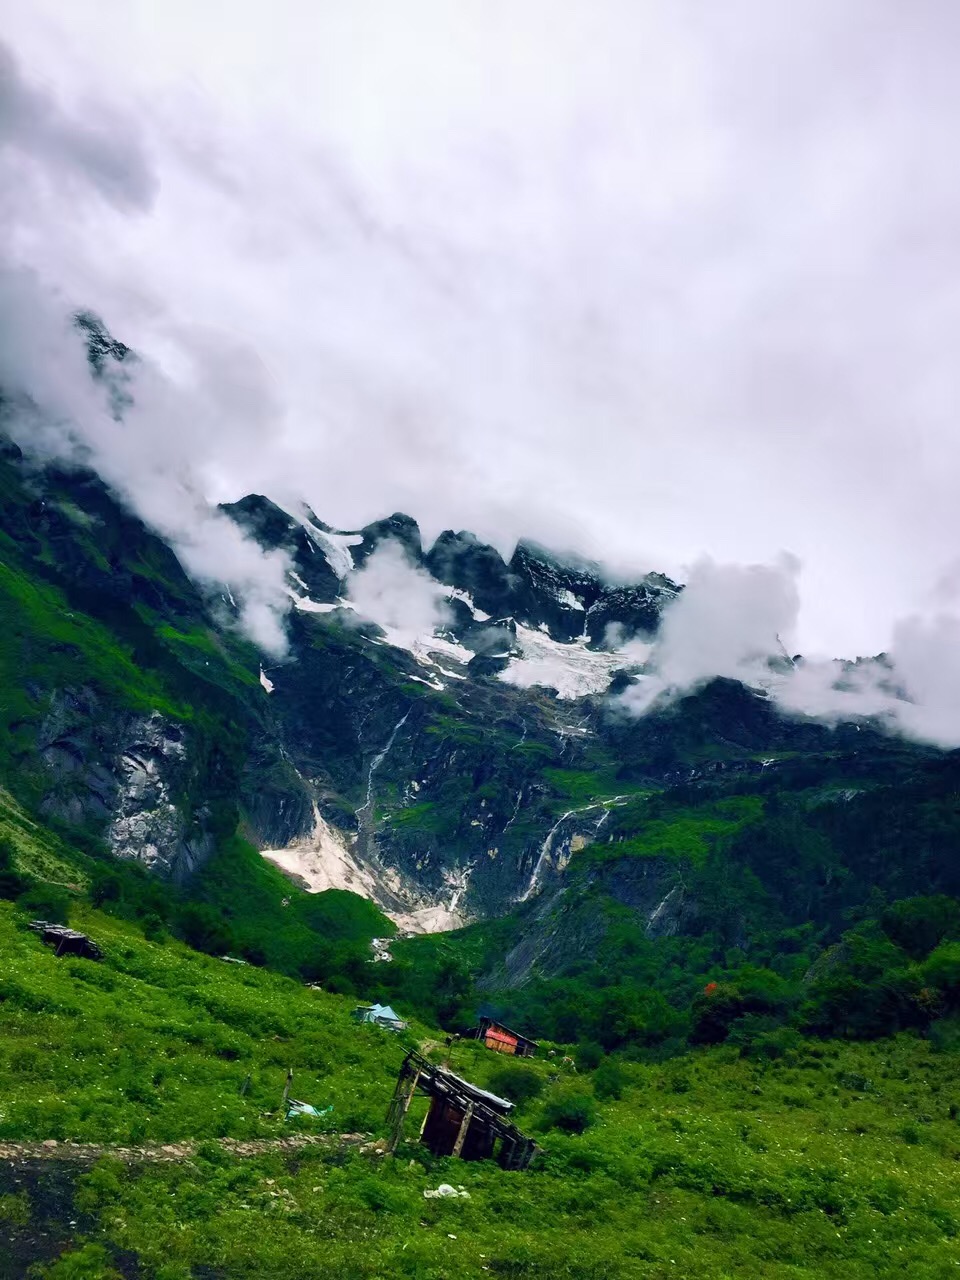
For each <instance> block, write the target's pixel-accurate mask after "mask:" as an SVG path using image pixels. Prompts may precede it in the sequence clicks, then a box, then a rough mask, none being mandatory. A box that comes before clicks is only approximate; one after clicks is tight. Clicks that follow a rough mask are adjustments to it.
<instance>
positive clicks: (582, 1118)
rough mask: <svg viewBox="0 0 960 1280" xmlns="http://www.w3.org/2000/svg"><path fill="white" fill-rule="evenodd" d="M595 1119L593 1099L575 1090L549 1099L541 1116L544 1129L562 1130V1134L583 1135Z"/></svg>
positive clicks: (579, 1090)
mask: <svg viewBox="0 0 960 1280" xmlns="http://www.w3.org/2000/svg"><path fill="white" fill-rule="evenodd" d="M596 1119H597V1104H596V1102H595V1101H594V1099H593V1097H592V1096H591V1095H590V1094H589V1093H587V1092H585V1091H584V1090H581V1089H576V1088H571V1089H567V1090H565V1091H564V1092H562V1093H559V1094H557V1095H556V1096H555V1097H552V1098H550V1099H549V1100H548V1101H547V1102H546V1103H545V1104H544V1107H543V1111H542V1114H541V1123H542V1124H543V1127H544V1128H545V1129H562V1130H563V1131H564V1133H584V1132H585V1131H586V1130H587V1129H589V1127H590V1126H591V1125H592V1124H594V1123H595V1122H596Z"/></svg>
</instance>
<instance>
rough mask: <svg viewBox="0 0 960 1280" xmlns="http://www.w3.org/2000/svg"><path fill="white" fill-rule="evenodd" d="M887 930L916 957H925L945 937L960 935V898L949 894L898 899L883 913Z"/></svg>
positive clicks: (881, 921) (883, 921)
mask: <svg viewBox="0 0 960 1280" xmlns="http://www.w3.org/2000/svg"><path fill="white" fill-rule="evenodd" d="M880 923H881V925H882V926H883V930H884V932H885V933H886V934H887V936H888V937H889V938H890V939H891V941H892V942H894V943H895V944H896V945H897V946H898V947H900V948H901V950H903V951H905V952H906V953H907V955H909V956H910V957H911V958H912V959H914V960H922V959H923V958H924V956H927V955H929V954H930V952H931V951H932V950H933V949H934V947H936V946H938V945H939V944H940V943H941V942H942V941H943V940H944V939H945V938H957V937H960V902H957V900H956V899H955V898H948V897H946V895H945V894H942V893H941V894H937V895H935V896H933V897H926V898H924V897H915V898H906V899H904V900H903V901H902V902H894V903H893V904H892V905H891V906H889V907H888V908H887V909H886V910H885V911H884V912H883V914H882V916H881V917H880Z"/></svg>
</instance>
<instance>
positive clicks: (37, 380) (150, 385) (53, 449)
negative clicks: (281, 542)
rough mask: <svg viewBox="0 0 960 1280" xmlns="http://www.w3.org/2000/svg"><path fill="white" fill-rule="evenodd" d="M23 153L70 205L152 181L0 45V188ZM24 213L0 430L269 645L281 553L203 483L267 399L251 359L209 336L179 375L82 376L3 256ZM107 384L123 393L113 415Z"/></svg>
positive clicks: (245, 434)
mask: <svg viewBox="0 0 960 1280" xmlns="http://www.w3.org/2000/svg"><path fill="white" fill-rule="evenodd" d="M11 152H12V153H14V154H13V159H12V160H11ZM24 160H26V170H24V173H25V175H26V176H27V177H29V178H30V179H31V180H32V181H33V183H34V189H35V186H36V184H38V183H39V184H44V185H46V186H48V187H50V188H51V189H52V190H56V192H57V193H58V195H59V197H60V198H62V199H66V198H68V197H69V199H70V201H71V213H74V212H77V211H79V210H82V209H85V208H87V207H88V206H89V205H90V203H91V202H96V201H98V200H101V201H106V202H107V203H108V204H110V205H120V206H121V207H123V208H128V207H135V208H142V207H146V205H147V204H148V202H149V199H150V197H151V193H152V191H153V189H154V185H155V183H154V180H153V176H152V174H151V172H150V169H149V165H148V163H147V161H146V159H145V158H144V156H143V155H142V153H141V152H140V151H139V150H138V149H137V147H136V145H135V143H134V141H133V140H132V137H131V135H130V131H129V130H128V129H127V128H126V127H124V126H121V127H120V130H119V133H117V132H116V131H115V130H114V129H113V124H112V122H108V124H105V125H103V126H102V127H94V126H86V125H85V126H83V127H81V126H78V125H76V124H74V123H72V122H71V121H70V120H68V119H67V118H66V117H65V116H64V115H63V113H62V112H61V111H60V110H59V108H58V106H57V104H56V103H55V101H54V100H53V98H52V97H50V96H49V95H45V94H43V93H41V92H40V91H39V90H36V89H33V88H31V87H29V86H27V85H26V84H25V83H24V82H23V80H22V78H21V77H20V75H19V73H18V70H17V67H16V65H15V63H14V62H13V61H12V60H11V59H10V58H9V57H8V55H7V54H6V52H5V51H4V50H3V49H2V48H0V189H3V190H7V191H9V190H10V189H11V187H10V185H9V184H10V183H11V182H12V181H13V180H14V179H15V178H16V177H17V176H18V175H19V174H20V172H21V169H22V165H23V162H24ZM17 190H18V191H19V188H17ZM19 193H20V195H21V196H22V194H23V193H22V191H19ZM27 218H28V209H27V208H26V206H24V205H21V204H19V203H17V202H16V201H11V202H7V203H6V204H0V233H2V235H3V237H4V243H3V245H2V247H0V388H2V390H3V393H4V398H5V402H4V405H3V427H4V429H5V430H7V431H8V432H9V433H10V434H11V435H12V436H13V437H14V439H16V440H17V441H18V442H19V443H20V444H21V446H22V447H23V448H24V449H25V450H27V451H28V452H32V453H34V454H38V455H40V456H43V457H57V458H60V459H63V460H65V461H67V462H76V463H78V464H85V465H90V466H92V467H93V468H95V469H96V470H97V471H98V472H99V474H100V475H101V476H102V477H103V479H104V480H105V481H106V482H107V483H108V484H109V485H111V486H112V487H113V488H114V489H115V490H116V491H117V492H118V493H119V494H120V495H121V496H122V497H123V498H125V499H126V500H127V501H128V502H129V503H130V504H131V506H132V507H133V509H134V510H135V511H136V512H137V513H138V514H139V515H140V516H141V517H142V518H143V519H144V520H145V521H146V523H147V524H149V525H150V526H151V527H152V528H153V529H155V530H156V531H157V532H158V533H160V534H161V535H162V536H163V537H165V538H166V539H167V540H168V541H169V542H170V544H171V546H172V547H173V549H174V551H175V552H176V553H177V555H178V556H179V558H180V560H181V562H182V564H183V566H184V568H185V569H186V570H187V572H188V573H190V574H192V575H193V576H194V577H196V578H198V579H199V580H201V581H202V582H204V583H207V584H213V585H223V584H226V585H227V586H229V587H230V589H231V590H232V591H233V593H234V594H235V596H236V597H237V599H238V603H239V608H240V621H241V625H242V626H243V628H244V630H245V631H246V632H247V633H248V634H249V635H250V636H251V638H252V639H253V640H254V641H255V642H256V643H257V644H259V645H260V646H261V648H263V649H265V650H267V651H268V652H270V653H272V654H275V655H277V654H281V653H283V652H284V651H285V648H286V637H285V634H284V628H283V616H284V614H285V613H286V611H287V609H288V608H289V596H288V593H287V591H286V586H285V581H284V574H285V570H286V568H287V558H286V557H285V556H284V555H282V554H279V553H273V554H264V553H263V552H262V551H261V550H260V548H259V547H258V546H257V544H256V543H255V542H253V541H251V540H250V539H248V538H246V537H244V535H243V534H242V533H241V531H240V530H239V529H238V528H237V526H236V525H235V524H234V523H233V522H232V521H231V520H230V519H228V518H227V517H225V516H223V515H222V514H220V513H219V512H218V511H217V510H216V508H215V507H214V506H212V505H211V503H210V502H209V501H208V499H207V498H206V496H205V493H204V490H205V488H206V487H207V485H206V483H205V481H206V479H207V477H206V476H205V472H207V471H209V470H210V469H211V468H213V467H216V466H217V465H218V464H219V462H220V454H221V452H222V451H223V449H227V451H229V450H232V449H234V448H236V447H237V446H238V445H239V446H241V447H243V446H246V447H248V448H252V447H254V446H256V445H257V444H258V443H259V444H261V445H262V444H263V443H264V441H265V434H264V432H265V429H266V428H268V426H269V421H270V411H271V409H270V400H269V396H268V395H267V394H265V393H264V392H262V390H261V387H260V385H259V383H258V380H257V366H256V363H255V362H251V361H249V360H246V361H241V360H240V359H239V357H238V356H237V355H236V354H235V353H234V352H233V351H232V350H231V349H230V347H229V344H226V343H225V342H224V340H223V339H222V338H220V339H217V340H216V341H215V342H208V343H207V345H206V346H205V347H203V348H202V350H201V353H200V358H198V359H197V362H196V364H195V365H194V366H193V368H191V369H188V370H187V371H186V373H185V375H183V376H182V377H181V381H180V382H179V383H176V382H174V381H173V380H172V379H171V378H170V377H169V376H167V375H166V374H165V373H164V372H162V371H161V370H160V369H158V368H157V367H156V366H155V365H154V364H153V363H151V362H150V361H141V360H138V359H131V360H128V361H126V362H125V363H124V364H123V365H122V366H118V367H117V368H116V369H114V370H113V372H112V373H111V374H110V378H109V380H108V381H107V382H101V383H97V382H95V381H94V380H93V379H92V377H91V374H90V368H89V364H88V361H87V358H86V349H85V344H84V340H83V337H82V335H81V334H80V333H79V332H78V330H77V328H76V326H75V324H74V323H73V321H72V315H71V312H72V308H71V306H70V302H69V300H68V299H67V298H66V297H65V296H64V295H63V294H62V293H58V292H57V291H56V290H55V289H54V288H53V287H52V285H51V284H50V283H49V282H48V281H45V280H44V279H43V278H42V277H41V276H40V275H39V274H38V273H37V272H36V271H34V270H33V269H31V268H30V267H28V266H25V265H21V264H20V263H18V262H17V261H16V254H15V245H16V240H17V236H18V234H19V233H20V232H21V231H22V230H23V228H24V226H25V225H26V220H27ZM77 301H80V300H77ZM108 363H109V362H108ZM111 385H113V386H114V387H116V388H118V389H119V390H121V391H122V393H123V395H124V398H125V399H126V400H128V401H129V403H128V404H127V406H126V408H125V409H124V410H123V413H122V417H121V418H118V417H117V416H116V415H115V413H114V412H113V406H112V404H111V400H110V394H109V392H110V386H111Z"/></svg>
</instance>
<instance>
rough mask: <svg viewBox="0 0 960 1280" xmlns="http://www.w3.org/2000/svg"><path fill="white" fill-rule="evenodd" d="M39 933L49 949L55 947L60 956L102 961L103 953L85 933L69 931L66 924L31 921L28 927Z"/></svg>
mask: <svg viewBox="0 0 960 1280" xmlns="http://www.w3.org/2000/svg"><path fill="white" fill-rule="evenodd" d="M28 927H29V928H31V929H32V930H33V931H34V933H39V935H40V937H41V938H42V939H43V940H44V942H45V943H46V944H47V946H48V947H54V948H55V949H56V953H57V955H58V956H83V957H84V959H86V960H102V959H103V952H102V951H101V950H100V948H99V947H98V946H97V944H96V943H95V942H94V941H93V939H92V938H88V937H87V935H86V934H85V933H78V932H77V930H76V929H68V928H67V926H66V925H65V924H50V923H49V922H48V921H46V920H31V921H30V924H29V926H28Z"/></svg>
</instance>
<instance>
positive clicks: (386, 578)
mask: <svg viewBox="0 0 960 1280" xmlns="http://www.w3.org/2000/svg"><path fill="white" fill-rule="evenodd" d="M449 590H450V588H449V587H444V586H443V585H442V584H441V583H439V582H437V581H436V580H435V579H434V578H432V577H431V576H430V574H429V573H427V572H426V570H425V569H421V568H420V567H419V566H418V565H416V564H414V563H413V561H412V560H411V559H410V557H409V556H408V555H407V552H406V549H405V548H404V547H403V546H402V545H401V543H399V542H397V541H396V540H395V539H393V538H388V539H387V540H386V541H384V542H381V543H380V544H379V545H378V546H377V548H376V550H375V551H374V552H373V553H372V554H371V555H370V556H369V558H368V559H367V560H366V561H365V562H364V564H363V567H362V568H360V569H358V570H357V571H356V572H355V573H352V574H351V575H350V577H349V578H348V580H347V598H348V599H349V601H350V603H351V604H352V605H353V606H354V608H355V609H356V611H357V614H358V615H359V616H360V617H361V618H364V619H366V620H367V621H368V622H375V623H376V624H377V626H378V627H380V628H381V629H382V630H383V631H384V632H385V633H386V635H387V636H388V637H389V638H390V640H391V642H392V643H394V644H399V645H400V646H401V647H403V648H409V647H410V646H411V645H412V644H413V643H414V642H415V641H416V640H417V639H418V638H423V637H425V636H430V635H432V634H433V633H434V631H436V630H437V629H438V628H440V627H443V626H445V625H446V624H448V623H449V622H450V621H451V613H450V608H449V606H448V604H447V602H446V596H447V594H448V593H449Z"/></svg>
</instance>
